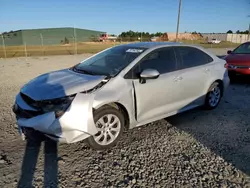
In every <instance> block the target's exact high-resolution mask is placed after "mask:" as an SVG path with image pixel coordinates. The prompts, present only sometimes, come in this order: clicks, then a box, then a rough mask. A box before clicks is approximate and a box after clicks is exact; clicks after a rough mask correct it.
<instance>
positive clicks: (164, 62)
mask: <svg viewBox="0 0 250 188" xmlns="http://www.w3.org/2000/svg"><path fill="white" fill-rule="evenodd" d="M225 63H226V62H225V60H223V59H219V58H218V57H216V56H215V55H213V54H211V53H210V52H208V51H206V50H204V49H203V48H201V47H198V46H191V45H185V44H181V43H171V42H145V43H143V42H142V43H132V44H125V45H119V46H115V47H112V48H109V49H106V50H104V51H102V52H100V53H98V54H96V55H93V56H92V57H90V58H88V59H86V60H84V61H82V62H81V63H79V64H77V65H75V66H74V67H71V68H69V69H63V70H58V71H54V72H50V73H47V74H43V75H41V76H38V77H37V78H35V79H33V80H31V81H30V82H29V83H27V84H26V85H24V86H23V87H22V88H21V90H20V93H19V94H18V95H17V96H16V101H15V104H14V106H13V111H14V112H15V114H16V117H17V125H18V127H19V131H20V133H21V134H22V135H25V136H26V138H27V139H31V138H33V137H35V138H37V137H38V136H37V135H45V136H46V137H49V138H51V139H53V140H56V141H60V142H66V143H74V142H78V141H81V140H85V141H86V143H87V144H88V145H89V146H91V147H92V148H94V149H98V150H99V149H106V148H110V147H112V146H114V145H115V144H116V143H117V141H118V140H119V138H120V136H121V135H122V133H123V131H124V129H131V128H134V127H138V126H141V125H144V124H147V123H150V122H153V121H156V120H159V119H162V118H165V117H168V116H172V115H174V114H177V113H181V112H184V111H187V110H190V109H193V108H195V107H198V106H205V107H206V108H207V109H213V108H215V107H216V106H217V105H218V104H219V102H220V100H221V97H222V96H223V93H224V92H225V89H226V87H227V86H228V84H229V78H228V73H227V70H226V69H225V67H224V64H225ZM34 135H35V136H34Z"/></svg>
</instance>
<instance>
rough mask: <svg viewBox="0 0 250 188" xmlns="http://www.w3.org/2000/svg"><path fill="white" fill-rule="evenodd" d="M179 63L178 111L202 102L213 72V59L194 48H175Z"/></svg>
mask: <svg viewBox="0 0 250 188" xmlns="http://www.w3.org/2000/svg"><path fill="white" fill-rule="evenodd" d="M175 51H176V54H177V59H178V62H180V63H179V66H180V67H179V68H178V69H179V74H180V75H179V77H180V79H179V82H180V87H181V92H182V100H181V101H180V102H181V104H180V110H181V109H183V108H188V107H189V106H192V105H200V104H202V103H203V102H204V97H205V94H206V93H205V91H206V89H208V88H206V87H207V85H208V82H209V81H210V78H211V71H212V70H213V66H214V63H213V59H212V58H211V57H210V56H209V55H208V54H206V53H205V52H203V51H202V50H200V49H198V48H195V47H188V46H179V47H176V48H175Z"/></svg>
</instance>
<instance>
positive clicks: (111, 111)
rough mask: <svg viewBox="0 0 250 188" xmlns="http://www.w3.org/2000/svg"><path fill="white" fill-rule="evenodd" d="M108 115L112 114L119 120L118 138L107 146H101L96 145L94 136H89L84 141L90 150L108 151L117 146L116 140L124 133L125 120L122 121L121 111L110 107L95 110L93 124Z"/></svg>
mask: <svg viewBox="0 0 250 188" xmlns="http://www.w3.org/2000/svg"><path fill="white" fill-rule="evenodd" d="M108 114H112V115H114V116H116V117H117V118H118V119H119V120H120V131H119V133H118V136H117V137H116V138H115V140H114V141H113V142H111V143H109V144H107V145H101V144H99V143H97V142H96V140H95V139H94V136H91V137H89V138H87V139H86V140H85V141H86V144H87V145H88V146H90V147H91V148H92V149H95V150H104V149H109V148H111V147H113V146H115V145H116V144H117V142H118V140H119V139H120V137H121V135H122V133H123V131H124V128H125V119H124V115H123V113H122V111H121V110H118V109H116V108H114V107H112V106H109V105H105V106H103V107H101V108H99V109H97V110H96V111H95V112H94V122H95V123H96V122H97V121H98V120H99V119H100V118H102V117H104V116H105V115H108ZM100 132H101V131H100ZM97 134H98V133H97Z"/></svg>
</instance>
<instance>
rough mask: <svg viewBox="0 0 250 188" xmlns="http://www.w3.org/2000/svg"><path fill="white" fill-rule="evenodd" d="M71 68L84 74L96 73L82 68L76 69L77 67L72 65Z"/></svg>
mask: <svg viewBox="0 0 250 188" xmlns="http://www.w3.org/2000/svg"><path fill="white" fill-rule="evenodd" d="M73 70H74V71H75V72H79V73H84V74H89V75H96V74H94V73H93V72H91V71H87V70H83V69H78V68H76V67H73Z"/></svg>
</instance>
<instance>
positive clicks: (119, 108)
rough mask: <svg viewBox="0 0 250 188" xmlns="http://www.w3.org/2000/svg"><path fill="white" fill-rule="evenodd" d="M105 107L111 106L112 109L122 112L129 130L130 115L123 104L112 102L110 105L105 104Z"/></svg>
mask: <svg viewBox="0 0 250 188" xmlns="http://www.w3.org/2000/svg"><path fill="white" fill-rule="evenodd" d="M105 105H109V106H112V107H114V108H116V109H117V110H120V111H121V112H122V114H123V115H124V119H125V128H126V129H129V122H130V120H129V115H128V111H127V109H126V108H125V107H124V106H123V105H122V104H121V103H118V102H112V103H108V104H105ZM101 107H102V106H101ZM101 107H99V108H101Z"/></svg>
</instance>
